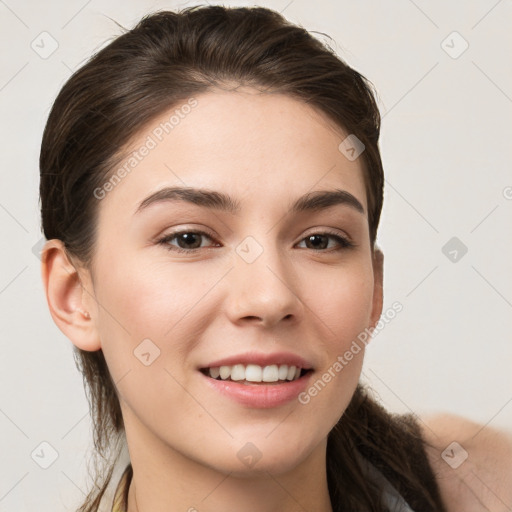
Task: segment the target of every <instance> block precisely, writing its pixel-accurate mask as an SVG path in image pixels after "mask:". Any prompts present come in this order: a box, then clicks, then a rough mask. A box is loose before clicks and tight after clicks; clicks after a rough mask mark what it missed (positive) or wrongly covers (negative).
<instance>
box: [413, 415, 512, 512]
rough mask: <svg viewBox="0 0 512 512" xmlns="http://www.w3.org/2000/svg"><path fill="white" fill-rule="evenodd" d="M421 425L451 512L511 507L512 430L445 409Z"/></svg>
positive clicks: (483, 511)
mask: <svg viewBox="0 0 512 512" xmlns="http://www.w3.org/2000/svg"><path fill="white" fill-rule="evenodd" d="M420 425H421V428H422V435H423V437H424V439H425V441H426V442H427V456H428V459H429V462H430V465H431V466H432V469H433V471H434V474H435V475H436V479H437V483H438V485H439V489H440V492H441V497H442V499H443V501H444V503H445V504H446V507H447V509H448V512H510V511H512V431H505V430H501V429H496V428H494V427H491V426H490V425H482V424H479V423H476V422H474V421H471V420H469V419H467V418H463V417H461V416H457V415H454V414H446V413H440V414H435V415H425V416H423V417H422V418H421V419H420Z"/></svg>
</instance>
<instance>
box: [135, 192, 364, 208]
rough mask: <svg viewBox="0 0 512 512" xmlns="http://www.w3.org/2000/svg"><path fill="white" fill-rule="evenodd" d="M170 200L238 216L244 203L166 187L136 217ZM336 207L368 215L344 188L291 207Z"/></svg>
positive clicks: (310, 196) (309, 197)
mask: <svg viewBox="0 0 512 512" xmlns="http://www.w3.org/2000/svg"><path fill="white" fill-rule="evenodd" d="M167 201H186V202H188V203H191V204H195V205H197V206H202V207H204V208H211V209H216V210H222V211H226V212H228V213H232V214H236V213H238V212H239V211H240V209H241V207H240V203H239V202H238V201H236V200H234V199H233V198H232V197H231V196H229V195H227V194H225V193H223V192H218V191H214V190H207V189H199V188H192V187H165V188H163V189H161V190H158V191H157V192H154V193H153V194H151V195H149V196H148V197H146V198H145V199H144V200H143V201H142V202H141V203H140V204H139V206H138V208H137V210H136V211H135V214H137V213H140V212H141V211H143V210H145V209H146V208H148V207H149V206H150V205H152V204H155V203H160V202H167ZM335 205H345V206H348V207H350V208H352V209H354V210H355V211H357V212H359V213H362V214H364V213H365V211H364V207H363V205H362V204H361V203H360V201H359V200H358V199H357V198H356V197H355V196H354V195H352V194H351V193H350V192H347V191H346V190H341V189H335V190H317V191H315V192H309V193H307V194H304V195H303V196H301V197H299V198H298V199H297V200H296V201H295V202H294V203H293V204H292V205H291V207H290V212H291V213H301V212H306V211H318V210H323V209H326V208H330V207H331V206H335Z"/></svg>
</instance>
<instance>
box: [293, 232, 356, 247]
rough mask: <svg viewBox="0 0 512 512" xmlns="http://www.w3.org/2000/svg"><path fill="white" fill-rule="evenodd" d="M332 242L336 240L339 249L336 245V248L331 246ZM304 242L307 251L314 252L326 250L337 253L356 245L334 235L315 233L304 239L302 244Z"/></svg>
mask: <svg viewBox="0 0 512 512" xmlns="http://www.w3.org/2000/svg"><path fill="white" fill-rule="evenodd" d="M330 240H335V242H336V243H337V245H338V248H336V247H335V245H336V244H334V247H333V246H332V245H329V242H330ZM304 241H305V243H306V249H313V250H314V251H325V250H326V249H327V250H329V249H332V250H335V251H336V250H341V249H345V248H348V247H353V246H354V244H352V243H351V242H349V241H348V240H347V239H346V238H344V237H342V236H340V235H338V234H334V233H314V234H312V235H308V236H307V237H306V238H304V239H303V240H302V241H301V243H302V242H304Z"/></svg>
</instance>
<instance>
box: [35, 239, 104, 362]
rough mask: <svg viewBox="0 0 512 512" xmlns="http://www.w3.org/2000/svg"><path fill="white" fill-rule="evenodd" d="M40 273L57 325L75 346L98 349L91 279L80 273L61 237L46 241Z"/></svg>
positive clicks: (91, 350) (84, 273) (99, 345)
mask: <svg viewBox="0 0 512 512" xmlns="http://www.w3.org/2000/svg"><path fill="white" fill-rule="evenodd" d="M41 276H42V279H43V285H44V288H45V294H46V300H47V302H48V307H49V309H50V314H51V315H52V318H53V321H54V322H55V324H56V325H57V327H58V328H59V329H60V330H61V331H62V332H63V333H64V334H65V335H66V337H67V338H69V339H70V340H71V341H72V342H73V344H74V345H75V346H76V347H78V348H80V349H82V350H86V351H90V352H94V351H96V350H99V349H100V348H101V343H100V339H99V336H98V334H97V331H96V325H95V321H94V319H95V318H97V315H96V311H97V309H96V308H94V307H93V306H94V305H95V304H96V303H95V301H94V291H93V289H92V281H91V279H90V278H88V277H87V276H88V272H87V271H84V272H83V276H82V275H80V274H79V272H78V270H77V268H75V265H73V263H71V261H70V259H69V257H68V253H67V251H66V248H65V246H64V244H63V243H62V241H61V240H57V239H52V240H48V241H47V242H46V243H45V245H44V247H43V250H42V253H41ZM91 310H93V311H91Z"/></svg>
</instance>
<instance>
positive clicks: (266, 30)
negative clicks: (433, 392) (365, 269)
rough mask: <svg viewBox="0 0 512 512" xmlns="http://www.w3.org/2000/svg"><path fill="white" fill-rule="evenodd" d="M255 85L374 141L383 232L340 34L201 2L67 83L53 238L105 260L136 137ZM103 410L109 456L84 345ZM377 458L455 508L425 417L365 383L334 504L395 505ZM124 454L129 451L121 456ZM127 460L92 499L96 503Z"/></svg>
mask: <svg viewBox="0 0 512 512" xmlns="http://www.w3.org/2000/svg"><path fill="white" fill-rule="evenodd" d="M233 83H235V84H238V85H248V86H253V87H257V88H259V89H264V90H267V91H271V92H278V93H283V94H286V95H289V96H291V97H294V98H296V99H298V100H300V101H302V102H305V103H308V104H309V105H311V106H312V107H313V108H316V109H318V110H319V111H321V112H323V113H325V114H326V115H327V116H328V118H329V119H331V120H332V121H333V122H334V123H335V124H336V125H337V126H339V127H340V128H342V129H343V130H344V131H345V132H346V133H347V134H354V135H355V136H356V137H357V138H358V139H359V140H360V141H361V142H362V143H363V144H364V145H365V150H364V152H363V153H362V154H361V156H360V158H361V159H362V163H363V168H364V179H365V185H366V194H367V200H368V223H369V231H370V243H371V245H372V247H373V245H374V242H375V238H376V234H377V227H378V224H379V218H380V212H381V209H382V199H383V185H384V176H383V169H382V163H381V158H380V152H379V148H378V139H379V132H380V115H379V111H378V108H377V104H376V101H375V97H374V91H373V88H372V86H371V84H370V83H369V82H368V81H367V80H366V79H365V78H364V77H363V76H362V75H361V74H359V73H358V72H357V71H355V70H353V69H352V68H351V67H349V66H348V65H347V64H346V63H345V62H343V60H341V59H340V58H339V57H338V56H337V55H336V54H335V53H334V51H333V50H332V49H331V48H329V47H328V46H327V45H325V44H323V43H321V42H320V41H319V40H317V39H316V38H314V37H313V36H311V35H310V34H309V33H308V32H307V31H306V30H305V29H303V28H301V27H298V26H296V25H293V24H291V23H289V22H287V21H286V20H285V19H284V18H283V17H282V16H281V15H280V14H278V13H276V12H274V11H272V10H269V9H266V8H261V7H254V8H225V7H220V6H207V7H191V8H187V9H184V10H182V11H180V12H159V13H156V14H153V15H150V16H147V17H145V18H144V19H142V20H141V21H140V22H139V23H138V25H137V26H136V27H135V28H134V29H132V30H129V31H127V32H125V33H124V34H123V35H121V36H120V37H118V38H116V39H114V41H113V42H111V43H110V44H109V45H108V46H106V47H105V48H103V49H102V50H101V51H100V52H99V53H98V54H96V55H95V56H93V57H92V58H91V59H90V60H89V62H88V63H87V64H85V65H84V66H83V67H82V68H81V69H79V70H78V71H77V72H76V73H74V74H73V76H72V77H71V78H70V79H69V80H68V82H67V83H66V84H65V85H64V87H63V88H62V90H61V91H60V93H59V95H58V97H57V98H56V100H55V103H54V105H53V107H52V110H51V112H50V115H49V118H48V122H47V124H46V128H45V131H44V135H43V140H42V145H41V155H40V171H41V184H40V196H41V213H42V226H43V231H44V235H45V237H46V238H47V239H48V240H49V239H52V238H57V239H60V240H62V241H63V243H64V245H65V247H66V250H67V251H68V253H69V254H70V256H73V257H75V258H77V260H78V261H80V262H81V264H83V265H84V266H86V267H89V268H90V269H92V262H93V254H94V248H95V240H96V230H97V214H98V207H99V202H98V201H97V199H96V198H95V196H94V191H95V190H96V189H97V188H98V187H101V186H102V184H104V183H105V182H106V181H107V180H108V179H109V177H110V176H112V172H113V168H114V164H115V163H116V162H118V161H119V159H120V155H121V154H122V151H123V149H124V148H126V145H127V143H128V142H129V141H130V140H131V139H132V138H133V137H134V136H136V135H137V134H138V133H139V132H140V130H141V128H142V127H143V126H145V125H147V124H148V123H149V122H150V121H152V120H153V119H154V118H155V117H156V116H157V115H159V114H161V113H162V112H163V111H166V110H167V109H169V108H171V107H173V106H174V105H177V104H178V103H179V102H182V101H185V100H187V99H188V98H190V97H191V96H193V95H197V94H200V93H203V92H206V91H208V90H211V89H212V88H213V87H225V86H226V85H228V84H233ZM74 353H75V359H76V363H77V366H78V368H79V369H80V371H81V372H82V374H83V378H84V384H85V386H86V389H87V388H88V389H89V395H88V399H89V403H90V408H91V415H92V417H93V421H94V433H93V435H94V446H95V449H96V454H97V455H99V456H101V457H102V458H103V459H104V460H107V459H108V457H107V456H106V455H107V453H108V452H109V450H111V449H112V446H113V443H112V440H113V439H114V438H117V439H119V438H120V436H121V435H122V434H123V432H124V423H123V418H122V414H121V409H120V405H119V400H118V397H117V394H116V387H115V384H114V383H113V382H112V380H111V377H110V373H109V371H108V367H107V364H106V362H105V358H104V356H103V353H102V351H101V350H98V351H96V352H86V351H82V350H80V349H77V348H76V347H75V352H74ZM356 452H358V453H360V454H361V455H363V456H364V457H365V458H367V459H368V460H369V461H370V462H371V463H372V464H373V465H374V466H375V467H377V469H379V470H380V471H381V472H382V473H383V474H384V475H385V476H386V477H387V478H388V480H389V481H390V482H391V484H392V485H394V486H395V488H396V489H397V490H398V491H399V492H400V493H401V494H402V496H403V497H404V498H405V499H406V501H408V503H409V504H410V505H411V506H412V507H414V508H415V509H416V510H421V511H422V512H428V511H437V512H439V511H444V510H445V509H444V507H443V505H442V503H441V500H440V497H439V492H438V488H437V484H436V482H435V478H434V476H433V474H432V471H431V469H430V467H429V464H428V461H427V458H426V455H425V451H424V440H423V439H422V438H421V435H420V432H419V429H418V426H417V424H416V422H415V420H414V417H413V416H412V415H393V414H390V413H388V412H387V411H385V410H384V409H383V408H382V407H381V406H380V405H379V404H378V403H377V402H376V401H375V400H374V399H373V398H371V397H370V396H369V395H368V393H367V392H366V390H365V389H364V388H363V387H362V385H361V384H359V385H358V387H357V389H356V392H355V394H354V396H353V397H352V400H351V402H350V404H349V406H348V408H347V409H346V411H345V412H344V414H343V415H342V417H341V419H340V420H339V422H338V424H337V425H336V426H335V427H334V428H333V430H332V431H331V432H330V434H329V437H328V449H327V461H326V464H327V470H328V486H329V492H330V495H331V502H332V506H333V510H334V511H341V510H365V511H368V512H369V511H372V512H383V511H385V510H386V508H385V507H384V505H383V503H382V501H381V499H382V497H381V493H382V491H381V489H379V488H378V486H377V485H374V484H372V482H371V481H369V480H368V479H367V478H366V475H365V473H364V471H363V469H362V468H361V466H360V464H359V463H358V462H357V458H356ZM116 460H117V459H116ZM113 468H114V465H113V464H112V463H111V465H110V466H109V468H108V471H107V475H106V478H105V479H101V481H100V484H99V485H98V483H97V482H98V479H99V473H98V475H97V480H96V485H97V487H98V488H99V490H96V489H93V490H92V491H91V492H90V493H89V495H88V496H87V498H86V500H85V503H83V505H82V506H81V507H80V509H79V510H80V511H81V512H89V511H91V512H92V511H95V510H97V508H98V506H99V503H100V500H101V498H102V496H103V494H104V492H105V490H106V488H107V486H108V484H109V482H110V480H111V477H112V472H113Z"/></svg>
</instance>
